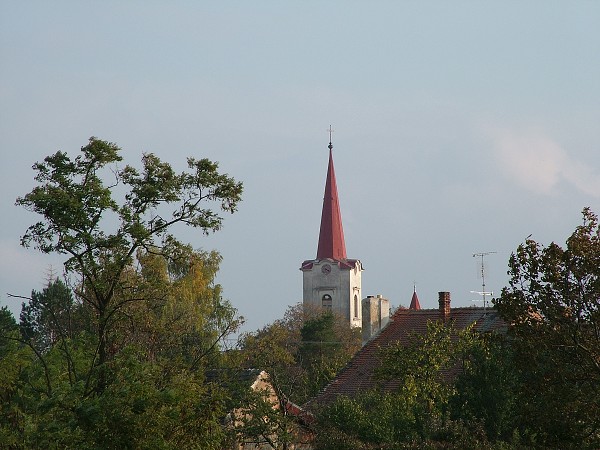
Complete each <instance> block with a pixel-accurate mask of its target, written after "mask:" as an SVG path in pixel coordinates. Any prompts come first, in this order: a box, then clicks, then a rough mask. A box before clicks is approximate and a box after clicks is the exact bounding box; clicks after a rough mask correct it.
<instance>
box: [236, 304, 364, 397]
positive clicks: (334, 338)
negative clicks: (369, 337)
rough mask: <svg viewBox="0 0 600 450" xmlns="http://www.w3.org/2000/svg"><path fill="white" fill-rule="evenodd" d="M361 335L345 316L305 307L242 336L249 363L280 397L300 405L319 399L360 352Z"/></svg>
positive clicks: (245, 355)
mask: <svg viewBox="0 0 600 450" xmlns="http://www.w3.org/2000/svg"><path fill="white" fill-rule="evenodd" d="M360 344H361V336H360V330H358V329H353V328H350V327H349V325H348V323H347V322H346V321H345V320H344V319H343V318H341V317H339V316H335V315H333V314H331V312H325V313H324V312H323V311H322V310H321V309H320V308H319V309H311V308H306V307H304V306H303V305H302V304H298V305H295V306H293V307H290V308H289V309H288V311H287V312H286V315H285V317H284V318H283V319H282V320H279V321H276V322H274V323H273V324H271V325H268V326H266V327H264V328H263V329H262V330H259V331H257V332H255V333H247V334H246V335H244V337H243V343H242V349H243V354H244V357H245V358H246V360H247V361H248V362H247V364H249V365H251V366H254V367H260V368H262V369H264V370H266V371H267V372H268V374H269V377H270V381H271V383H272V384H273V386H275V389H276V390H277V392H278V394H279V395H281V396H282V397H284V398H287V399H290V400H292V401H293V402H294V403H296V404H302V403H304V402H306V401H308V400H309V399H310V398H312V397H313V396H314V395H316V393H317V392H319V390H320V389H322V388H323V387H324V386H325V385H326V384H327V383H328V382H329V381H331V380H332V379H333V378H334V377H335V375H336V373H337V372H338V371H339V370H340V369H341V368H342V367H344V365H345V364H346V363H347V362H348V361H349V360H350V358H351V357H352V356H353V355H354V354H355V353H356V352H357V351H358V350H359V349H360Z"/></svg>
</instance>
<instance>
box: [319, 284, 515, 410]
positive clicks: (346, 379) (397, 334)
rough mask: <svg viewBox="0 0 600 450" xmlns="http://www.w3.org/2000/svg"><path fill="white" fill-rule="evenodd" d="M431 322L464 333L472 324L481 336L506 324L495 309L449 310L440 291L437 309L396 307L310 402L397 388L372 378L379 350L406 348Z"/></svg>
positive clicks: (447, 295)
mask: <svg viewBox="0 0 600 450" xmlns="http://www.w3.org/2000/svg"><path fill="white" fill-rule="evenodd" d="M415 293H416V292H415ZM413 298H414V296H413ZM417 300H418V299H417ZM431 321H442V322H444V323H451V324H452V326H453V327H454V329H455V330H457V331H459V330H464V329H465V328H467V327H468V326H470V325H473V330H474V331H476V332H480V333H485V332H494V331H495V332H498V331H504V330H506V324H505V322H504V321H503V320H502V319H501V318H500V316H499V315H498V313H497V312H496V311H495V310H494V309H492V308H474V307H470V308H452V309H451V308H450V293H449V292H440V293H439V308H438V309H413V308H409V309H406V308H399V309H398V310H396V312H395V313H394V314H393V316H392V317H391V318H390V320H389V323H388V324H387V326H386V327H385V328H383V329H382V330H381V332H380V333H379V334H378V335H376V336H375V337H373V338H372V339H371V340H370V341H369V342H368V343H366V345H364V346H363V348H362V349H361V350H359V352H358V353H357V354H356V355H354V357H353V358H352V359H351V360H350V362H349V363H348V364H347V365H346V367H344V368H343V369H342V370H341V371H340V372H339V373H338V374H337V376H336V377H335V378H334V380H333V381H332V382H331V383H329V385H328V386H327V387H326V388H325V389H324V390H323V391H321V393H320V394H319V395H318V396H317V397H316V398H314V399H313V400H311V401H310V402H309V403H310V404H328V403H331V402H333V401H335V399H336V398H337V397H338V396H340V395H344V396H348V397H353V396H355V395H356V394H357V393H359V392H364V391H366V390H368V389H371V388H374V387H375V386H378V387H380V388H382V389H383V390H387V391H393V390H396V389H398V387H399V386H400V380H388V381H385V382H383V384H382V382H381V381H378V380H376V379H375V376H374V375H375V370H376V368H377V367H379V365H380V360H379V352H380V349H383V348H386V347H388V346H390V345H394V344H396V343H398V342H399V343H401V344H403V345H408V344H409V342H410V338H411V336H413V335H415V334H420V335H423V334H425V333H426V332H427V323H428V322H431ZM449 376H451V374H450V375H449Z"/></svg>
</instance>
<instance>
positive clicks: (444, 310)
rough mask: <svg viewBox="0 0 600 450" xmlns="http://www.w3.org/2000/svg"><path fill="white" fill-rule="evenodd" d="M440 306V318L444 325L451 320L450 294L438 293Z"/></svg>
mask: <svg viewBox="0 0 600 450" xmlns="http://www.w3.org/2000/svg"><path fill="white" fill-rule="evenodd" d="M438 296H439V298H438V302H439V305H440V318H441V319H442V321H443V322H444V323H446V322H448V319H450V292H438Z"/></svg>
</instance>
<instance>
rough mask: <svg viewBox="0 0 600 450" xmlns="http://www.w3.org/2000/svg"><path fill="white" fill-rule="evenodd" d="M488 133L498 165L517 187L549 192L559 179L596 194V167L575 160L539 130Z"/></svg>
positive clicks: (599, 191)
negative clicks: (490, 136) (518, 185)
mask: <svg viewBox="0 0 600 450" xmlns="http://www.w3.org/2000/svg"><path fill="white" fill-rule="evenodd" d="M491 135H492V139H493V145H494V152H495V155H496V158H497V159H498V161H499V163H500V165H501V167H502V168H503V169H504V171H505V172H506V173H507V174H508V175H509V176H510V177H511V178H512V179H514V180H515V181H516V182H517V183H518V184H520V185H521V186H523V187H525V188H527V189H529V190H531V191H534V192H537V193H541V194H552V193H554V192H556V190H557V188H558V185H559V184H560V183H561V182H563V183H568V184H570V185H572V186H574V187H575V188H576V189H578V190H579V191H581V192H583V193H585V194H588V195H592V196H594V197H600V174H599V173H598V170H596V169H595V168H593V167H590V166H589V165H587V164H585V163H584V162H582V161H579V160H577V159H576V158H575V157H573V156H572V155H571V154H570V153H569V152H567V151H566V150H565V149H564V148H563V147H561V145H560V144H559V143H557V142H555V141H553V140H552V139H551V138H550V137H548V136H546V135H544V134H543V133H542V132H540V131H535V130H528V131H524V132H517V131H514V130H506V129H503V130H498V129H496V130H494V131H493V132H492V133H491Z"/></svg>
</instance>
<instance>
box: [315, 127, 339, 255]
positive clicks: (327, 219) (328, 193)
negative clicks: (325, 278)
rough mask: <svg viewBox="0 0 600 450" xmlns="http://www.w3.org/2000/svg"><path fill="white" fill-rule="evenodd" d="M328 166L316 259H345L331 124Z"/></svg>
mask: <svg viewBox="0 0 600 450" xmlns="http://www.w3.org/2000/svg"><path fill="white" fill-rule="evenodd" d="M328 131H329V167H328V168H327V180H326V182H325V195H324V197H323V212H322V213H321V231H320V233H319V246H318V248H317V259H326V258H331V259H335V260H342V259H346V243H345V242H344V229H343V228H342V213H341V211H340V202H339V199H338V192H337V184H336V182H335V170H334V169H333V151H332V149H333V145H332V144H331V133H333V130H332V129H331V125H330V126H329V130H328Z"/></svg>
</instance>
